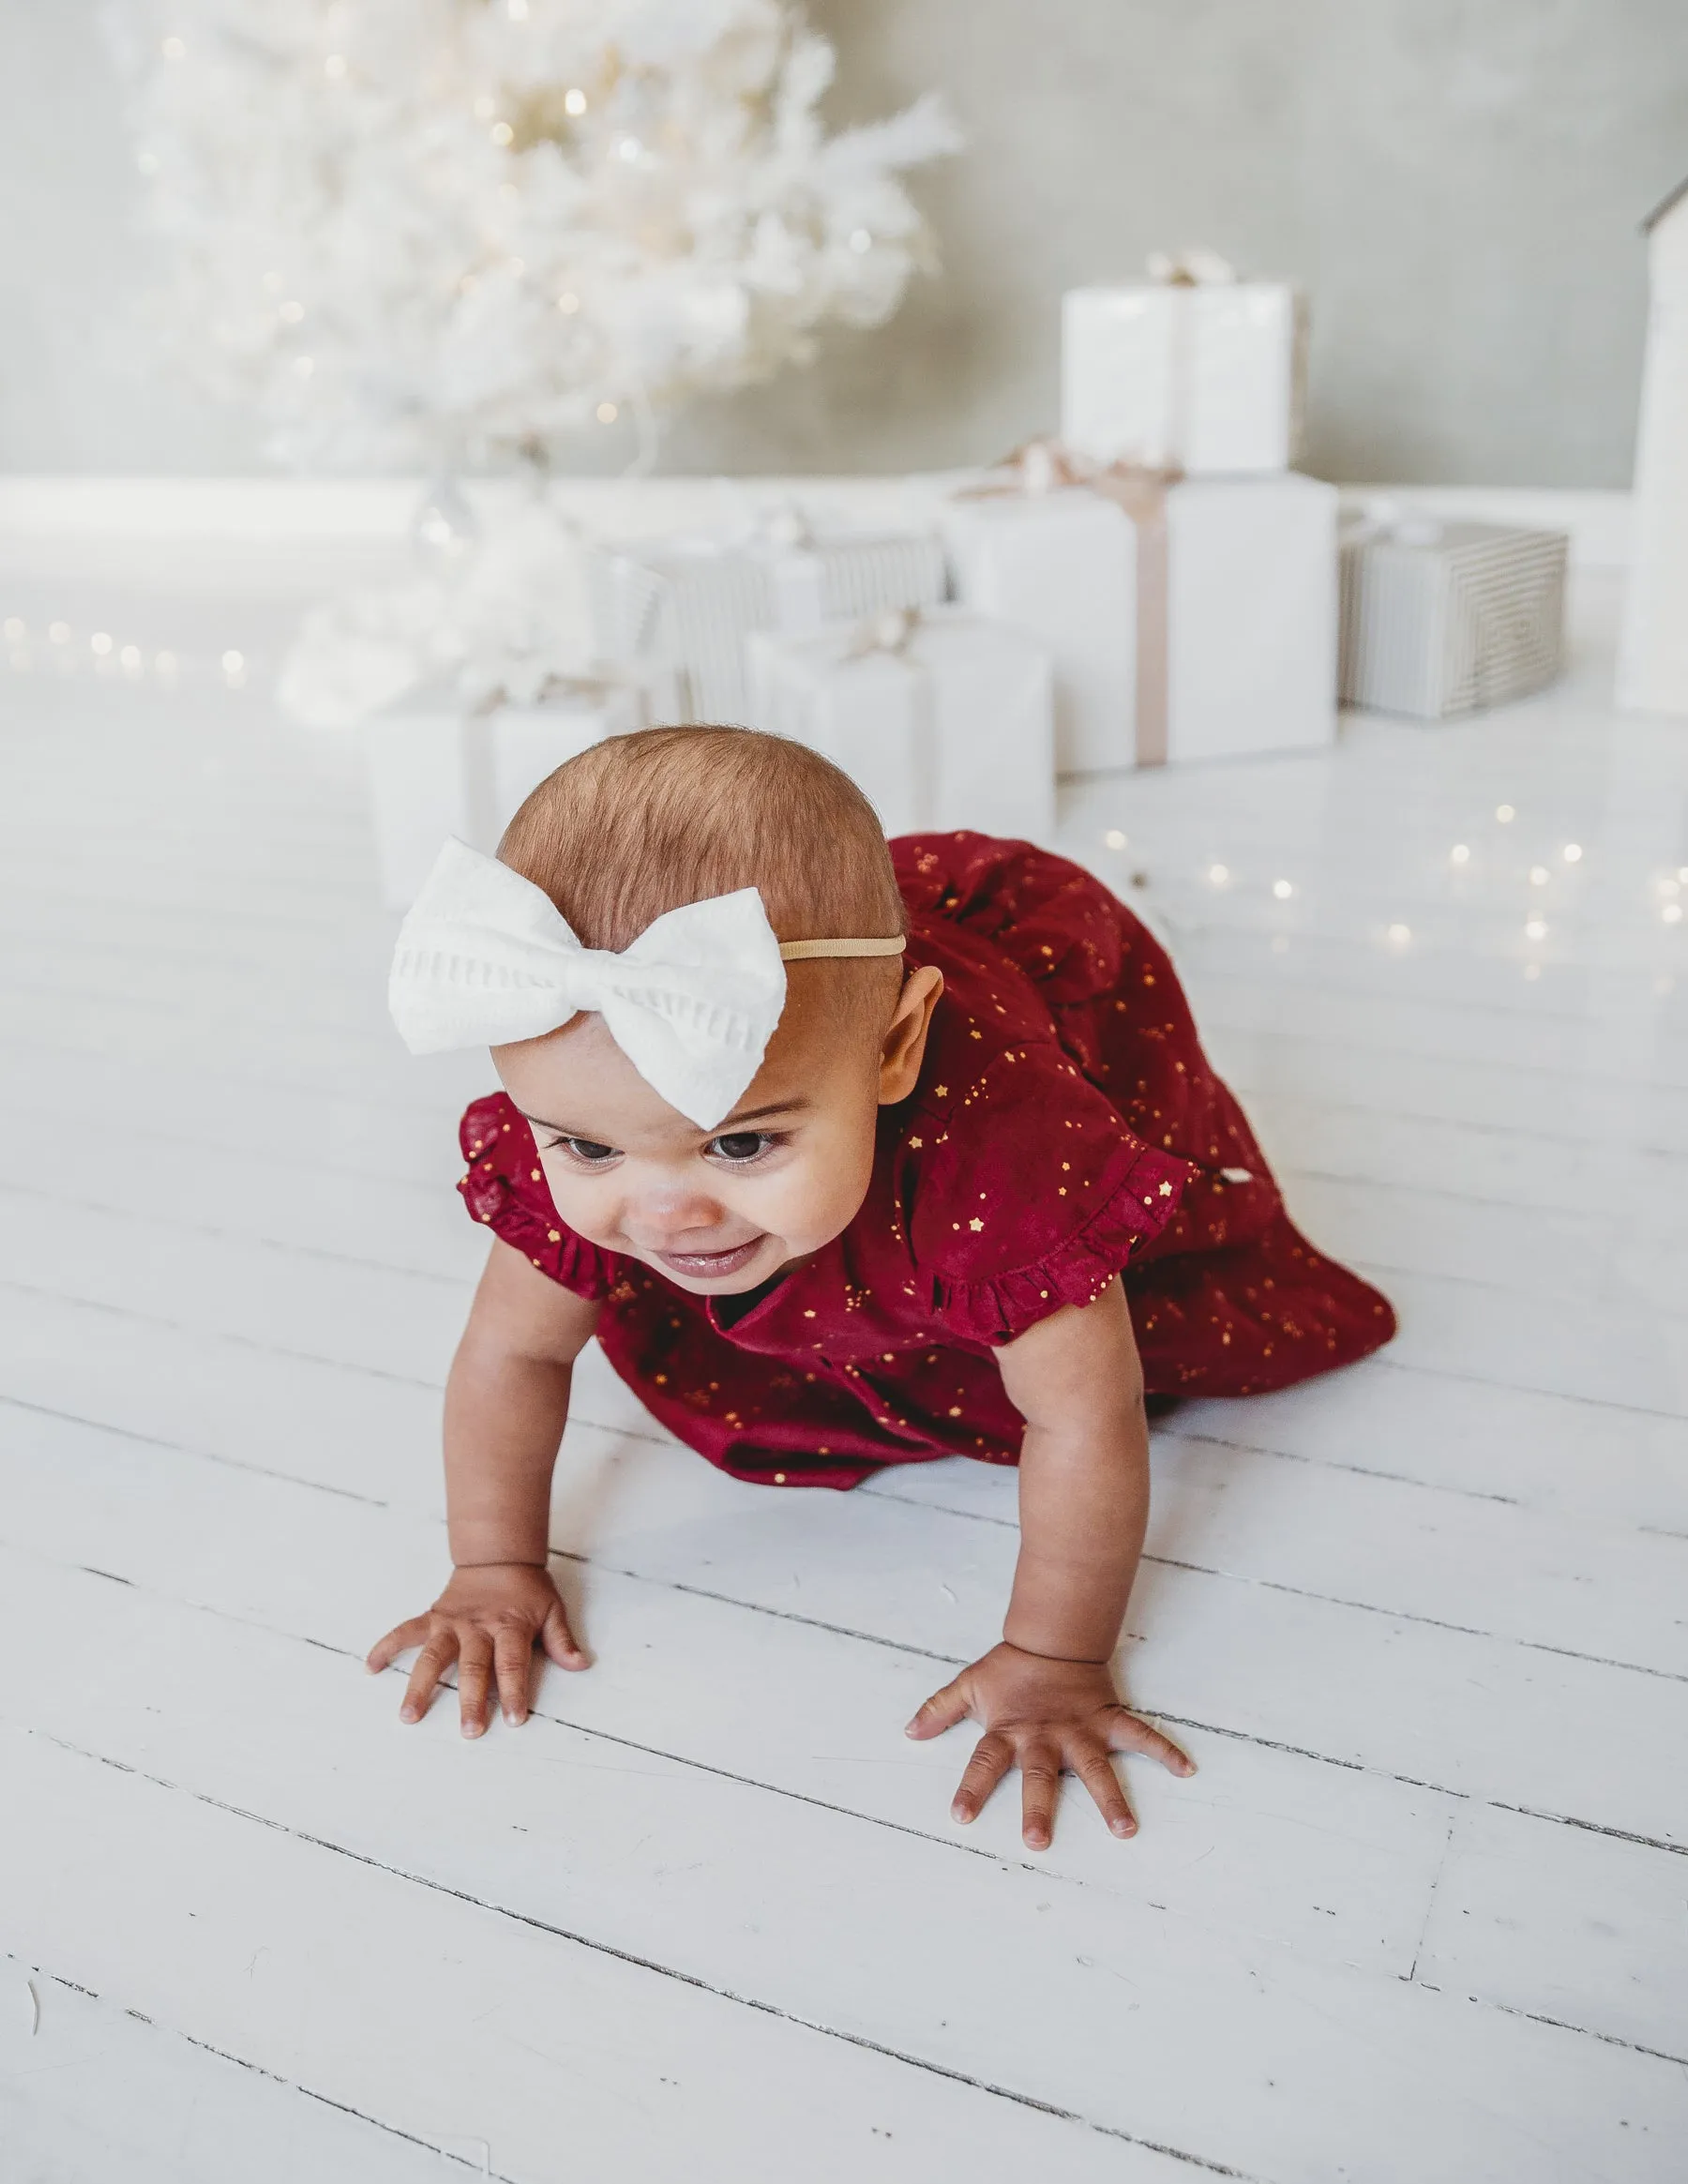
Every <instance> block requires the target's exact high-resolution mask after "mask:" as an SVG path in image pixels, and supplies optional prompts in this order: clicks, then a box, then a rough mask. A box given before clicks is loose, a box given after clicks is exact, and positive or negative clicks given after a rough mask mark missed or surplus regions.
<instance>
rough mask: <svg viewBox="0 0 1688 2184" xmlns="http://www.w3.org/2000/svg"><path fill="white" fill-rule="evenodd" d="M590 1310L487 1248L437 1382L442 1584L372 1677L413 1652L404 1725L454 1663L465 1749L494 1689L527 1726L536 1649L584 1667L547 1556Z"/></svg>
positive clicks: (521, 1261) (384, 1645) (378, 1653)
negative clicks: (416, 1650) (445, 1539)
mask: <svg viewBox="0 0 1688 2184" xmlns="http://www.w3.org/2000/svg"><path fill="white" fill-rule="evenodd" d="M598 1311H599V1307H598V1306H597V1305H596V1304H595V1303H590V1302H589V1301H588V1300H586V1299H585V1298H582V1297H577V1296H576V1295H575V1294H574V1293H573V1291H572V1290H569V1289H565V1288H563V1287H562V1286H561V1285H560V1284H559V1283H556V1282H553V1281H551V1280H550V1278H549V1276H547V1275H545V1274H542V1273H538V1272H536V1271H535V1268H534V1267H532V1266H531V1265H530V1264H529V1262H528V1261H527V1260H526V1259H525V1258H523V1257H522V1256H521V1254H520V1252H519V1251H516V1250H514V1249H512V1247H511V1246H510V1245H509V1244H507V1243H503V1242H502V1241H499V1240H497V1239H495V1240H494V1242H493V1245H492V1256H491V1257H490V1258H489V1259H488V1261H487V1271H486V1273H484V1274H483V1275H482V1276H481V1280H480V1287H479V1288H477V1289H476V1291H475V1303H474V1305H473V1306H472V1307H471V1309H470V1313H469V1324H468V1326H467V1327H466V1328H465V1329H464V1331H463V1339H462V1341H461V1342H460V1344H459V1345H458V1352H457V1356H456V1357H455V1358H454V1359H453V1361H452V1366H451V1377H450V1378H449V1379H448V1380H447V1382H446V1384H445V1508H446V1515H447V1521H448V1526H449V1537H450V1542H451V1559H452V1562H453V1564H454V1565H455V1568H454V1570H453V1572H452V1576H451V1581H450V1583H449V1584H448V1585H447V1586H446V1588H445V1591H444V1592H442V1593H441V1595H440V1597H439V1599H438V1600H437V1601H435V1603H434V1604H433V1606H432V1607H431V1608H430V1610H429V1611H428V1613H427V1614H426V1615H419V1616H413V1617H412V1618H411V1619H410V1620H409V1621H408V1622H403V1623H400V1624H399V1626H398V1628H397V1629H396V1630H391V1631H389V1632H388V1633H387V1634H386V1636H385V1637H384V1638H383V1639H382V1640H381V1642H380V1644H379V1645H377V1646H376V1647H375V1649H373V1651H372V1652H371V1653H370V1655H369V1668H370V1669H371V1670H378V1669H382V1668H384V1667H385V1666H386V1665H387V1664H388V1662H390V1661H391V1660H392V1659H393V1658H394V1656H395V1655H396V1654H399V1653H402V1652H403V1651H404V1650H405V1649H406V1648H407V1647H411V1646H420V1647H421V1649H422V1650H421V1653H420V1654H419V1656H418V1657H417V1661H416V1665H415V1667H414V1670H413V1671H412V1673H411V1679H410V1684H409V1687H408V1688H407V1690H406V1692H405V1694H404V1705H403V1707H402V1709H401V1715H402V1718H403V1719H404V1720H405V1721H407V1722H414V1721H417V1720H419V1719H420V1718H421V1716H422V1715H423V1714H424V1713H426V1711H427V1710H428V1705H429V1701H430V1698H431V1697H432V1695H433V1691H434V1686H435V1685H436V1684H437V1683H438V1682H439V1680H440V1677H441V1675H442V1674H443V1673H444V1671H445V1669H446V1668H448V1667H449V1666H450V1664H451V1663H452V1662H453V1661H454V1660H455V1661H456V1662H457V1663H458V1664H459V1665H458V1703H459V1708H460V1714H461V1721H462V1729H463V1734H464V1736H465V1737H478V1736H479V1735H480V1734H481V1732H482V1731H483V1730H484V1729H485V1727H486V1725H487V1711H488V1705H489V1700H490V1693H491V1687H492V1684H493V1682H494V1681H495V1680H496V1683H497V1688H498V1694H499V1701H500V1704H501V1705H502V1706H503V1708H504V1711H505V1718H506V1719H507V1720H509V1721H512V1722H522V1721H525V1720H526V1719H527V1713H528V1694H529V1685H530V1681H531V1679H532V1674H533V1650H534V1645H535V1641H537V1642H538V1643H539V1644H540V1645H542V1646H543V1647H544V1649H545V1651H546V1653H547V1654H548V1655H549V1656H550V1659H551V1660H553V1661H554V1662H555V1663H556V1664H557V1665H558V1666H559V1667H560V1668H584V1667H585V1666H586V1656H585V1654H584V1653H582V1652H581V1650H580V1647H579V1646H578V1645H576V1643H575V1640H574V1636H573V1634H572V1633H571V1632H570V1630H569V1627H568V1619H567V1617H566V1615H565V1612H564V1608H563V1603H562V1601H561V1600H560V1599H559V1598H558V1596H557V1589H556V1588H555V1586H554V1585H553V1584H552V1583H551V1580H550V1572H549V1569H548V1565H547V1554H548V1548H549V1544H550V1481H551V1469H552V1467H553V1466H554V1464H555V1463H556V1460H557V1448H558V1445H559V1443H560V1442H561V1440H562V1438H563V1428H564V1425H565V1423H566V1421H567V1418H568V1391H569V1382H570V1379H571V1378H572V1375H573V1370H574V1361H575V1359H576V1358H577V1357H579V1356H580V1352H581V1350H582V1349H583V1348H585V1347H586V1344H587V1343H588V1341H590V1339H591V1337H592V1334H593V1332H594V1330H595V1327H596V1325H597V1318H598Z"/></svg>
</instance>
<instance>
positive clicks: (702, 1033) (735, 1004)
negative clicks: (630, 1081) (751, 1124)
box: [387, 841, 903, 1130]
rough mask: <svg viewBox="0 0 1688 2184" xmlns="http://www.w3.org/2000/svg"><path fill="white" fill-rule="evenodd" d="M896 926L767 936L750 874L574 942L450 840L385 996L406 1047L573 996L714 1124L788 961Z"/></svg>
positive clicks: (522, 1028) (741, 1085)
mask: <svg viewBox="0 0 1688 2184" xmlns="http://www.w3.org/2000/svg"><path fill="white" fill-rule="evenodd" d="M902 952H903V941H902V939H901V937H900V935H899V936H897V938H895V939H886V940H877V941H785V942H784V943H783V945H782V944H781V942H780V941H776V939H775V937H774V929H773V927H772V926H770V925H769V923H768V917H767V912H766V911H764V910H763V908H762V901H761V896H760V895H759V894H758V893H757V891H756V889H755V888H754V887H741V888H740V889H739V890H738V891H737V893H736V894H733V895H716V896H710V897H709V898H708V899H707V900H706V901H703V902H688V903H684V904H682V906H681V907H680V908H679V909H678V910H671V911H664V912H663V914H662V916H661V917H659V918H657V919H656V920H655V921H654V922H653V923H652V924H650V925H648V926H646V927H645V929H644V931H643V932H642V933H641V934H640V936H639V938H638V940H636V941H633V943H632V944H631V946H629V947H626V948H624V949H623V950H622V952H621V953H620V954H619V955H616V954H613V953H612V952H610V950H608V949H604V948H583V947H581V945H580V941H578V940H577V939H576V938H575V936H574V934H573V932H571V931H570V929H569V926H568V924H567V922H566V920H565V918H564V917H563V915H562V913H561V912H560V911H558V910H557V908H556V906H555V904H554V903H553V902H552V901H551V899H550V896H548V895H547V894H546V893H545V892H544V891H543V889H541V888H538V887H535V885H534V883H533V881H531V880H524V879H523V878H522V877H521V875H520V873H519V872H512V871H511V869H510V867H509V866H507V865H501V864H500V863H499V862H498V860H497V858H496V857H485V856H482V855H481V853H480V851H478V850H472V849H470V848H469V847H468V845H467V844H466V843H463V842H458V841H452V842H447V843H446V845H445V848H444V849H443V850H442V851H440V856H439V861H438V863H437V864H436V865H435V866H434V868H433V870H432V872H431V873H430V875H429V879H428V883H427V885H426V886H425V887H424V888H423V890H422V892H421V894H420V895H419V896H417V897H416V900H415V902H414V904H413V905H412V907H411V910H410V912H409V914H408V916H407V917H406V918H405V921H404V923H403V925H402V926H400V927H399V944H398V947H397V949H396V950H395V951H394V955H393V971H392V976H391V979H390V980H389V982H388V986H387V1004H388V1006H389V1007H390V1008H391V1010H392V1013H393V1021H394V1022H395V1023H396V1024H397V1025H398V1027H399V1032H400V1035H401V1036H402V1037H403V1040H404V1043H405V1045H406V1046H407V1047H409V1048H410V1050H411V1052H412V1053H413V1054H441V1053H444V1052H445V1051H446V1050H447V1049H448V1048H451V1047H503V1046H507V1045H510V1044H512V1043H513V1042H514V1041H516V1040H518V1039H537V1038H541V1037H543V1036H544V1034H545V1033H546V1032H554V1031H556V1030H558V1029H559V1027H560V1026H562V1025H564V1024H565V1023H567V1021H568V1020H569V1018H570V1017H573V1016H576V1015H578V1014H579V1013H580V1011H581V1010H583V1009H592V1010H595V1011H597V1012H598V1014H600V1015H601V1016H602V1017H603V1019H604V1022H605V1023H606V1024H607V1025H608V1026H609V1029H610V1036H611V1037H612V1038H613V1039H614V1041H615V1043H616V1045H617V1046H618V1047H620V1048H621V1050H622V1052H623V1053H624V1054H625V1056H626V1057H627V1060H628V1061H629V1062H631V1063H632V1064H633V1066H634V1068H635V1069H637V1070H638V1072H639V1074H640V1076H641V1077H643V1078H644V1080H645V1082H646V1083H647V1084H648V1085H650V1086H651V1088H652V1089H653V1091H655V1092H659V1093H660V1094H661V1095H662V1097H663V1098H664V1099H665V1100H667V1102H668V1103H669V1105H670V1107H677V1108H678V1109H679V1111H680V1112H681V1114H683V1115H685V1116H686V1118H687V1119H688V1120H689V1121H691V1122H695V1123H696V1124H697V1125H698V1127H699V1129H700V1130H713V1129H714V1128H715V1126H716V1123H717V1122H721V1121H723V1120H724V1119H725V1118H726V1117H727V1116H728V1115H730V1114H731V1112H732V1109H733V1107H735V1106H736V1104H737V1103H738V1101H739V1099H740V1098H741V1097H742V1096H743V1094H744V1091H745V1088H746V1085H748V1083H749V1082H750V1079H751V1078H752V1077H754V1076H755V1075H756V1073H757V1071H758V1070H759V1069H760V1068H761V1060H762V1056H763V1054H764V1053H765V1052H766V1051H767V1046H768V1041H769V1040H770V1039H771V1038H772V1037H773V1035H774V1027H775V1026H776V1024H777V1023H778V1021H779V1012H780V1010H781V1009H782V1008H783V1007H784V1006H785V992H786V975H785V967H786V964H787V963H789V962H801V961H806V960H807V959H809V958H812V957H815V956H900V955H901V954H902Z"/></svg>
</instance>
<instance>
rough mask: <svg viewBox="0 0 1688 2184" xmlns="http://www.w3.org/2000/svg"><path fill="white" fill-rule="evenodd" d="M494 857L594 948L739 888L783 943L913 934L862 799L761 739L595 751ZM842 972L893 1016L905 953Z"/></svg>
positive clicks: (712, 738)
mask: <svg viewBox="0 0 1688 2184" xmlns="http://www.w3.org/2000/svg"><path fill="white" fill-rule="evenodd" d="M498 854H499V856H500V858H501V859H502V860H503V862H504V863H505V864H506V865H508V866H511V868H512V869H513V870H515V871H517V872H520V874H521V876H522V877H523V879H525V880H531V881H533V882H534V884H535V886H536V887H540V888H543V889H544V891H545V893H546V894H547V895H549V896H550V898H551V900H552V902H554V903H555V904H556V906H557V908H558V910H560V911H562V913H563V915H564V916H565V918H566V919H567V920H568V923H569V924H570V926H572V927H573V928H574V931H575V933H576V935H577V936H578V937H579V939H580V941H581V942H582V943H583V944H584V945H585V946H586V947H588V948H614V949H621V948H625V947H626V946H627V944H628V942H629V941H633V940H636V939H637V938H638V936H639V935H640V934H641V933H642V932H643V931H644V929H645V927H646V926H648V925H649V924H650V923H651V921H652V920H653V919H654V918H657V917H660V916H661V914H662V913H663V911H669V910H674V909H677V908H678V907H679V905H680V904H682V903H686V902H700V901H701V900H703V899H704V897H706V896H712V895H729V894H731V893H732V891H733V890H734V889H736V888H740V887H755V888H758V889H760V891H761V898H762V906H763V908H764V909H765V910H766V911H767V913H768V922H769V923H770V925H772V926H773V927H774V930H775V932H776V934H777V935H778V937H779V938H780V939H781V940H782V941H834V940H862V939H868V940H877V939H880V938H882V937H885V936H888V935H891V934H894V933H901V932H903V931H904V930H905V929H906V914H905V911H904V909H903V900H902V895H901V893H900V891H899V890H898V888H897V876H896V874H895V872H894V871H893V870H892V867H891V856H890V852H889V851H888V850H887V848H886V846H885V837H884V834H883V832H882V829H881V826H880V822H879V820H878V818H877V816H876V815H875V812H874V809H873V806H872V805H870V804H869V803H868V801H867V797H865V796H864V795H863V794H862V791H860V790H859V789H858V788H857V787H856V785H855V783H854V782H853V781H852V779H851V778H850V776H849V775H848V774H846V773H844V772H842V771H841V770H840V769H839V768H838V767H836V766H835V765H834V764H833V763H832V761H831V760H830V759H823V758H821V756H820V755H819V753H817V752H815V751H811V750H807V749H806V748H805V747H804V746H803V745H802V744H796V743H791V742H789V741H788V740H787V739H786V738H785V737H784V736H777V735H763V734H761V732H760V731H757V730H755V729H749V728H647V729H642V730H641V731H639V732H638V733H637V734H634V735H618V736H610V738H608V739H607V740H606V741H605V742H603V743H600V744H594V745H593V746H592V747H591V748H590V749H589V750H585V751H582V752H581V753H580V756H579V757H578V758H573V759H570V760H569V761H568V762H567V763H566V764H565V765H563V766H559V767H558V768H557V771H556V772H555V773H554V774H552V775H550V776H548V778H547V779H545V780H543V781H541V782H540V784H539V786H538V788H537V789H535V791H534V792H533V794H532V795H531V796H530V797H529V798H528V800H527V802H526V803H525V804H524V805H523V806H521V808H520V811H519V812H518V813H517V814H516V816H515V818H514V819H513V820H512V821H510V823H509V825H508V827H506V828H505V836H504V839H503V840H502V841H501V842H500V843H499V845H498ZM836 970H837V971H838V972H842V973H844V974H845V978H844V981H843V982H844V983H846V984H848V985H850V986H851V987H861V988H862V989H863V991H864V994H865V995H867V994H871V995H873V996H876V997H877V996H880V995H883V996H884V997H885V1008H886V1011H887V1013H889V1009H890V1005H891V999H892V998H893V997H894V996H895V994H896V991H897V980H898V979H899V978H900V975H901V972H900V969H899V967H898V966H897V961H896V959H895V958H894V957H893V958H880V959H879V960H877V961H875V960H872V959H868V960H867V961H863V962H850V963H841V964H838V965H837V966H836Z"/></svg>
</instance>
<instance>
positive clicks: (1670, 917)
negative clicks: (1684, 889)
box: [1659, 902, 1682, 926]
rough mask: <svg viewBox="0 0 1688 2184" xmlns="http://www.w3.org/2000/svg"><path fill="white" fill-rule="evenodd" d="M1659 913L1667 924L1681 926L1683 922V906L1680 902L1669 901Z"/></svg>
mask: <svg viewBox="0 0 1688 2184" xmlns="http://www.w3.org/2000/svg"><path fill="white" fill-rule="evenodd" d="M1659 915H1660V916H1661V917H1662V918H1663V919H1664V920H1665V924H1666V925H1667V926H1680V924H1681V922H1682V906H1681V904H1680V902H1667V903H1666V904H1665V907H1664V909H1663V910H1662V911H1660V912H1659Z"/></svg>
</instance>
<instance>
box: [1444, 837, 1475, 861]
mask: <svg viewBox="0 0 1688 2184" xmlns="http://www.w3.org/2000/svg"><path fill="white" fill-rule="evenodd" d="M1448 858H1449V862H1450V863H1451V864H1454V865H1469V863H1470V861H1471V851H1470V845H1469V843H1467V842H1455V843H1454V847H1453V848H1452V849H1451V850H1450V851H1448Z"/></svg>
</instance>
